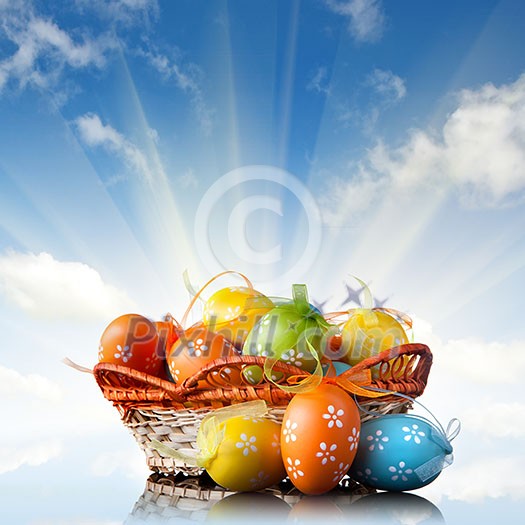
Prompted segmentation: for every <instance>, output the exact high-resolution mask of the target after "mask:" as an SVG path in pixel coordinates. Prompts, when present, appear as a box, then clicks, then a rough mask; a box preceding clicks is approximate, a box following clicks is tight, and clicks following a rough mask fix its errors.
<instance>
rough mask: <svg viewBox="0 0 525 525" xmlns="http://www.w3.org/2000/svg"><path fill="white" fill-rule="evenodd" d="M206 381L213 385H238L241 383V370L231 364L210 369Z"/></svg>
mask: <svg viewBox="0 0 525 525" xmlns="http://www.w3.org/2000/svg"><path fill="white" fill-rule="evenodd" d="M208 382H209V383H211V384H212V385H213V386H240V385H242V384H243V380H242V377H241V371H240V370H239V369H237V368H234V367H231V366H227V365H226V366H223V367H221V368H220V369H217V370H212V371H211V374H210V375H209V376H208Z"/></svg>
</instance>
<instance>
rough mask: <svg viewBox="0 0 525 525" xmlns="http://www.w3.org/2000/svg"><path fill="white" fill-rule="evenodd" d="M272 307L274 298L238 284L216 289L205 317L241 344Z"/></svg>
mask: <svg viewBox="0 0 525 525" xmlns="http://www.w3.org/2000/svg"><path fill="white" fill-rule="evenodd" d="M272 308H273V303H272V301H271V300H270V299H268V297H266V296H265V295H263V294H262V293H260V292H258V291H257V290H254V289H253V288H248V287H245V286H235V287H230V288H223V289H221V290H218V291H217V292H215V293H214V294H213V295H212V296H211V297H210V298H209V299H208V300H207V301H206V304H205V305H204V310H203V314H202V319H203V322H204V324H205V325H206V326H207V327H208V329H209V330H211V331H214V332H217V333H220V334H222V335H223V336H224V337H226V339H228V340H230V341H232V342H233V343H234V344H235V345H238V346H239V348H242V345H243V344H244V341H245V340H246V337H247V336H248V334H249V333H250V331H251V330H252V328H253V327H254V325H255V324H256V323H257V322H258V321H259V319H261V317H262V316H263V315H264V314H265V313H266V312H268V311H269V310H271V309H272Z"/></svg>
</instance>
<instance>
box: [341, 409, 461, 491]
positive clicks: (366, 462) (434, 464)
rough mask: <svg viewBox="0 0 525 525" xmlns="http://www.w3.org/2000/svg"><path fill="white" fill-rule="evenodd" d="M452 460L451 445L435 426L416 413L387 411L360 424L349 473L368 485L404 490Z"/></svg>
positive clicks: (433, 476) (435, 474) (416, 486)
mask: <svg viewBox="0 0 525 525" xmlns="http://www.w3.org/2000/svg"><path fill="white" fill-rule="evenodd" d="M451 461H452V446H451V444H450V442H449V440H448V439H447V437H446V436H445V435H444V433H443V431H442V430H441V429H438V427H437V426H436V425H434V424H433V423H431V422H430V421H428V420H427V419H425V418H423V417H420V416H417V415H409V414H389V415H386V416H381V417H377V418H374V419H371V420H369V421H366V422H365V423H363V424H362V427H361V438H360V441H359V446H358V450H357V455H356V457H355V460H354V462H353V464H352V466H351V468H350V472H349V474H350V476H351V477H352V478H353V479H355V480H356V481H358V482H360V483H362V484H363V485H366V486H368V487H372V488H375V489H378V490H389V491H395V492H403V491H407V490H415V489H419V488H421V487H424V486H425V485H428V484H429V483H431V482H432V481H434V480H435V479H436V478H437V477H438V476H439V474H440V473H441V471H442V470H443V468H444V467H445V466H446V465H447V464H448V463H450V462H451Z"/></svg>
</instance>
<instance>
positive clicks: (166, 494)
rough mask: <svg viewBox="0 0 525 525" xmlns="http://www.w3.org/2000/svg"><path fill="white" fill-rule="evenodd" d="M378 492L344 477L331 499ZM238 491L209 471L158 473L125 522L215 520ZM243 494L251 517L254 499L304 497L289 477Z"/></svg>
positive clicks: (292, 501)
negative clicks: (216, 513)
mask: <svg viewBox="0 0 525 525" xmlns="http://www.w3.org/2000/svg"><path fill="white" fill-rule="evenodd" d="M375 493H376V491H375V490H374V489H369V488H366V487H364V486H363V485H360V484H359V483H357V482H355V481H353V480H351V479H349V478H345V479H343V480H342V481H341V482H340V483H339V485H338V486H337V487H336V488H335V489H333V490H332V492H331V495H330V499H331V500H333V502H334V503H335V504H337V505H338V507H340V508H344V507H345V506H348V505H351V504H353V503H354V502H356V501H358V500H359V499H361V498H362V497H364V496H367V495H370V494H375ZM235 494H236V493H235V492H232V491H230V490H227V489H224V488H222V487H219V486H217V485H216V484H215V483H213V481H212V480H211V479H210V478H209V477H207V476H206V474H204V475H201V476H186V475H183V474H181V473H179V474H177V475H176V476H174V475H164V474H160V473H155V474H152V475H151V476H150V477H149V478H148V480H147V481H146V488H145V489H144V493H143V494H142V495H141V496H140V498H139V499H138V500H137V502H136V503H135V505H134V507H133V510H132V511H131V513H130V515H129V516H128V518H127V519H126V521H125V524H124V525H139V524H144V523H152V524H153V523H155V524H156V525H158V524H159V523H164V524H171V523H173V524H180V523H181V522H184V523H193V522H195V523H201V522H205V521H206V522H217V519H216V520H215V521H214V520H213V519H211V520H210V519H208V518H209V517H208V514H209V513H210V511H211V509H212V507H213V506H214V505H215V504H218V503H220V502H221V501H223V500H224V499H226V498H228V497H229V496H233V495H235ZM243 496H247V498H246V500H245V502H246V503H247V504H248V505H245V506H244V512H245V513H246V514H247V515H248V517H250V514H251V517H252V518H253V505H254V503H255V504H257V501H258V499H259V497H260V496H262V498H265V499H263V500H262V503H263V504H268V503H271V499H268V497H270V498H272V497H274V498H279V499H280V500H282V501H284V502H285V503H286V504H287V505H288V508H289V509H290V510H291V509H292V508H293V506H294V505H296V504H298V503H299V502H300V501H301V500H302V499H303V498H304V497H305V496H304V494H302V493H301V492H299V491H298V490H297V489H296V488H295V487H294V486H293V485H292V483H290V482H289V481H283V482H281V483H279V484H278V485H275V486H274V487H271V488H268V489H265V490H262V491H260V492H259V493H258V494H255V495H254V494H250V495H246V494H245V495H243ZM240 503H241V505H240V509H239V506H236V507H235V510H236V511H237V513H238V512H239V510H240V512H243V508H242V507H243V506H242V503H243V501H241V502H240ZM260 503H261V502H260ZM246 507H247V508H246ZM285 509H286V507H281V508H280V510H281V512H283V511H284V512H286V513H287V512H288V511H287V510H285ZM339 512H340V510H339ZM221 516H222V514H221ZM283 517H286V516H283ZM222 518H223V519H220V520H219V522H220V523H223V522H224V521H225V520H224V516H222ZM233 518H234V519H233V520H232V521H234V522H235V523H238V522H240V519H239V518H240V516H238V515H234V516H233Z"/></svg>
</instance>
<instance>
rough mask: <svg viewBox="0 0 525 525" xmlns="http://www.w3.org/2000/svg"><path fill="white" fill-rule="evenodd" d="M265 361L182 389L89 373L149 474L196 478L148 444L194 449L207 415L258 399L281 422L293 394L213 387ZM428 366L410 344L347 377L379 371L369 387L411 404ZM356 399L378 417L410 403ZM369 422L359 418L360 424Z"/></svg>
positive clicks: (421, 348)
mask: <svg viewBox="0 0 525 525" xmlns="http://www.w3.org/2000/svg"><path fill="white" fill-rule="evenodd" d="M264 360H265V358H263V357H258V356H234V357H227V358H222V359H217V360H215V361H213V362H211V363H209V364H208V365H207V366H206V367H204V368H203V369H202V370H200V371H199V372H198V373H197V374H195V375H194V376H192V377H190V378H188V379H186V381H184V383H182V384H181V385H175V384H174V383H171V382H169V381H165V380H163V379H160V378H158V377H154V376H150V375H147V374H145V373H143V372H138V371H136V370H132V369H130V368H128V367H124V366H120V365H114V364H108V363H99V364H98V365H96V366H95V368H94V369H93V373H94V375H95V378H96V381H97V383H98V385H99V386H100V388H101V390H102V392H103V394H104V396H105V397H106V399H108V400H109V401H111V402H112V403H113V404H114V406H115V407H116V408H117V409H118V411H119V413H120V416H121V418H122V421H123V422H124V425H126V427H127V428H128V429H129V430H130V431H131V433H132V434H133V435H134V437H135V439H136V440H137V442H138V444H139V446H140V447H141V448H142V449H143V450H144V452H145V454H146V460H147V464H148V467H149V468H150V469H151V470H152V471H154V472H164V473H174V472H179V471H181V472H184V473H187V474H191V475H197V474H199V473H200V472H201V469H199V468H196V467H193V466H188V465H186V464H185V463H182V462H181V461H180V460H176V459H173V458H165V457H163V456H161V455H160V454H159V453H158V452H157V450H155V449H154V448H152V447H151V441H152V440H153V439H155V440H158V441H160V442H162V443H164V444H166V445H168V446H170V447H172V448H175V449H178V450H180V451H181V452H184V451H185V450H186V451H187V450H188V449H194V448H196V438H197V431H198V429H199V425H200V422H201V421H202V419H203V417H204V416H205V415H206V414H207V413H208V412H209V411H210V410H212V409H215V408H220V407H222V406H227V405H231V404H235V403H241V402H244V401H252V400H257V399H263V400H265V401H266V402H267V404H268V407H269V412H268V415H269V417H270V418H272V419H274V420H276V421H278V422H282V418H283V414H284V411H285V410H286V406H287V404H288V402H289V401H290V399H291V398H292V397H293V394H292V393H290V392H285V391H283V390H282V389H280V388H279V387H278V386H276V385H275V384H272V383H271V382H267V381H266V380H263V381H262V382H261V383H260V384H258V385H256V386H253V385H248V384H243V385H237V386H228V385H224V384H223V385H222V386H221V385H219V384H218V382H217V381H216V378H217V377H223V376H224V375H225V374H226V375H229V374H230V373H231V370H233V369H237V370H238V371H239V370H241V369H242V368H243V367H245V366H249V365H254V364H257V365H259V366H263V365H264ZM431 366H432V353H431V352H430V349H429V348H428V347H427V346H426V345H423V344H415V343H411V344H406V345H401V346H398V347H395V348H392V349H390V350H385V351H384V352H382V353H380V354H379V355H377V356H374V357H370V358H368V359H365V360H364V361H362V362H361V363H359V364H358V365H356V366H354V367H353V368H352V369H351V370H350V372H351V371H353V372H356V371H359V370H364V369H371V368H373V367H375V368H376V369H378V370H379V377H378V378H377V379H374V380H373V381H372V383H371V385H370V386H372V387H377V388H383V389H388V390H391V391H394V392H399V393H402V394H405V395H407V396H410V397H412V398H415V397H417V396H420V395H421V394H422V393H423V391H424V389H425V386H426V383H427V379H428V374H429V372H430V367H431ZM274 370H275V371H281V372H283V373H284V378H286V377H289V376H292V375H297V374H304V371H302V370H300V369H298V368H296V367H294V366H291V365H288V364H285V363H282V362H280V361H278V362H277V363H276V365H275V367H274ZM226 371H228V372H226ZM346 373H347V372H345V374H346ZM345 374H342V377H344V375H345ZM393 377H395V379H393ZM223 383H224V382H223ZM357 399H358V401H359V403H360V404H361V406H363V407H365V408H366V409H367V410H369V411H373V412H375V413H381V414H392V413H400V412H406V410H407V409H408V408H409V405H410V402H409V401H407V400H405V399H403V398H401V397H398V396H394V395H390V396H385V397H381V398H375V399H373V400H372V399H369V398H360V397H358V398H357ZM370 417H371V416H370V415H366V414H364V413H363V416H362V420H363V421H365V420H366V419H369V418H370Z"/></svg>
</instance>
